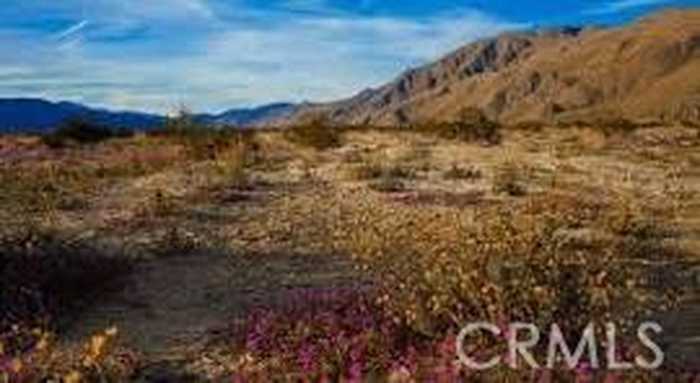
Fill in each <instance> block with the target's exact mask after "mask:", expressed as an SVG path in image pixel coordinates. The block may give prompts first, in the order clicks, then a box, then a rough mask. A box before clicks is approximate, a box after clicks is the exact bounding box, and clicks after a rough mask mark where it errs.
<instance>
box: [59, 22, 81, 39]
mask: <svg viewBox="0 0 700 383" xmlns="http://www.w3.org/2000/svg"><path fill="white" fill-rule="evenodd" d="M88 24H89V22H88V21H87V20H82V21H80V22H78V23H75V24H73V25H71V26H70V27H68V28H66V29H65V30H64V31H62V32H61V33H59V34H57V35H56V40H59V41H60V40H65V39H67V38H68V37H70V36H71V35H74V34H76V33H78V32H80V31H81V30H82V29H84V28H85V27H86V26H87V25H88Z"/></svg>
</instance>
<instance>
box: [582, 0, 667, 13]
mask: <svg viewBox="0 0 700 383" xmlns="http://www.w3.org/2000/svg"><path fill="white" fill-rule="evenodd" d="M669 2H670V0H618V1H612V2H609V3H607V4H603V5H602V6H600V7H598V8H592V9H589V10H587V11H585V12H584V13H587V14H592V15H603V14H610V13H619V12H622V11H626V10H628V9H632V8H639V7H646V6H651V5H658V4H664V3H669Z"/></svg>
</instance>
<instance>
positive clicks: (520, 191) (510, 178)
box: [493, 161, 529, 197]
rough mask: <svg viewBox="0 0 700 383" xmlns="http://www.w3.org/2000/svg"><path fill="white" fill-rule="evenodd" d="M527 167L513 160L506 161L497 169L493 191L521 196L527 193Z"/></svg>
mask: <svg viewBox="0 0 700 383" xmlns="http://www.w3.org/2000/svg"><path fill="white" fill-rule="evenodd" d="M528 178H529V176H528V174H527V169H525V168H524V167H522V166H520V165H518V164H517V163H515V162H513V161H505V162H503V163H502V164H500V165H499V166H498V167H496V169H495V174H494V179H493V192H494V193H496V194H507V195H509V196H511V197H520V196H524V195H525V194H527V180H528Z"/></svg>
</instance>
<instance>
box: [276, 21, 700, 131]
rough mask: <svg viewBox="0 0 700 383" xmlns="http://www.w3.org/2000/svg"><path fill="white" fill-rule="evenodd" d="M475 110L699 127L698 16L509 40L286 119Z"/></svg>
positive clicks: (407, 117) (385, 120) (447, 115)
mask: <svg viewBox="0 0 700 383" xmlns="http://www.w3.org/2000/svg"><path fill="white" fill-rule="evenodd" d="M468 106H474V107H478V108H481V109H482V110H484V111H485V112H486V113H487V115H489V116H490V117H492V118H494V119H498V120H500V121H503V122H518V121H533V120H539V121H558V120H579V119H582V120H591V119H598V118H610V117H612V118H617V117H624V118H629V119H649V118H653V119H660V120H692V121H699V120H700V11H699V10H671V11H665V12H662V13H659V14H656V15H653V16H651V17H648V18H645V19H642V20H640V21H639V22H637V23H635V24H632V25H628V26H624V27H619V28H610V29H600V28H561V29H558V30H548V31H537V32H528V33H508V34H504V35H502V36H500V37H497V38H494V39H488V40H483V41H478V42H475V43H472V44H469V45H466V46H464V47H462V48H460V49H458V50H456V51H454V52H452V53H450V54H448V55H447V56H445V57H443V58H442V59H440V60H439V61H437V62H435V63H432V64H429V65H426V66H423V67H421V68H416V69H412V70H409V71H407V72H405V73H403V74H401V75H400V76H399V77H397V78H396V79H395V80H393V81H391V82H390V83H388V84H386V85H384V86H382V87H380V88H377V89H368V90H365V91H363V92H361V93H359V94H357V95H356V96H354V97H351V98H349V99H345V100H340V101H337V102H332V103H325V104H315V105H307V106H304V107H302V108H300V109H299V110H298V111H297V113H295V115H294V116H293V117H292V118H291V119H290V120H288V121H287V123H291V122H293V121H296V120H298V119H299V118H301V117H302V116H303V115H305V114H307V113H319V112H322V113H325V114H327V115H329V117H330V118H331V119H333V120H335V121H336V122H339V123H349V124H375V125H393V124H403V123H411V122H417V121H429V120H438V121H439V120H449V119H452V118H454V117H455V116H457V114H458V113H459V110H460V109H462V108H464V107H468Z"/></svg>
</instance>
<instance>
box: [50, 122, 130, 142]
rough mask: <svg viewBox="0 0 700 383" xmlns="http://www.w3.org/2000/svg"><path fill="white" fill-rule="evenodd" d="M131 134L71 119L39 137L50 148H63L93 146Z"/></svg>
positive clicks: (122, 130)
mask: <svg viewBox="0 0 700 383" xmlns="http://www.w3.org/2000/svg"><path fill="white" fill-rule="evenodd" d="M130 134H132V133H131V132H130V131H129V130H126V129H120V130H116V129H111V128H108V127H105V126H102V125H100V124H97V123H94V122H91V121H89V120H87V119H83V118H71V119H69V120H67V121H65V122H63V123H62V124H61V125H60V126H59V127H58V128H57V129H56V130H55V131H53V132H51V133H47V134H45V135H43V136H42V137H41V140H42V142H43V143H44V144H45V145H47V146H49V147H51V148H64V147H69V146H75V145H84V144H95V143H98V142H102V141H105V140H108V139H110V138H114V137H126V136H128V135H130Z"/></svg>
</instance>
